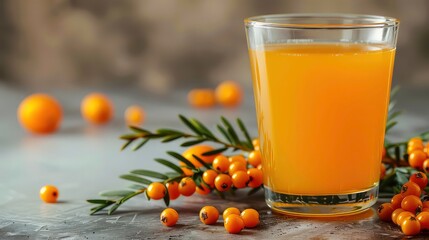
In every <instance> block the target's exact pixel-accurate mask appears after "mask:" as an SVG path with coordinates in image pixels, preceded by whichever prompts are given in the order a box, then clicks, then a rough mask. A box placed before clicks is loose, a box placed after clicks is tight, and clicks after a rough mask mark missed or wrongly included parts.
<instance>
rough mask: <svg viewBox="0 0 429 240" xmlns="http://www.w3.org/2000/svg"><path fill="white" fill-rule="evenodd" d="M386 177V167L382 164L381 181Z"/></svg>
mask: <svg viewBox="0 0 429 240" xmlns="http://www.w3.org/2000/svg"><path fill="white" fill-rule="evenodd" d="M385 176H386V166H384V164H383V163H382V164H380V180H381V179H383V178H384V177H385Z"/></svg>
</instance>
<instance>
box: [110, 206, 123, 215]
mask: <svg viewBox="0 0 429 240" xmlns="http://www.w3.org/2000/svg"><path fill="white" fill-rule="evenodd" d="M119 206H121V204H120V203H116V204H115V205H113V206H112V207H111V208H110V209H109V211H108V212H107V215H112V214H113V213H114V212H115V211H116V209H118V207H119Z"/></svg>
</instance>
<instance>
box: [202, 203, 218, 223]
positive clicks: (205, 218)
mask: <svg viewBox="0 0 429 240" xmlns="http://www.w3.org/2000/svg"><path fill="white" fill-rule="evenodd" d="M218 218H219V211H218V210H217V208H215V207H213V206H205V207H203V208H201V210H200V220H201V222H202V223H204V224H206V225H213V224H215V223H216V222H217V220H218Z"/></svg>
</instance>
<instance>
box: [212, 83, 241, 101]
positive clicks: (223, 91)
mask: <svg viewBox="0 0 429 240" xmlns="http://www.w3.org/2000/svg"><path fill="white" fill-rule="evenodd" d="M215 96H216V100H217V102H218V103H220V104H221V105H223V106H225V107H235V106H237V105H238V104H240V103H241V99H242V98H243V93H242V91H241V88H240V86H239V85H238V84H237V83H235V82H233V81H224V82H222V83H221V84H219V85H218V86H217V87H216V90H215Z"/></svg>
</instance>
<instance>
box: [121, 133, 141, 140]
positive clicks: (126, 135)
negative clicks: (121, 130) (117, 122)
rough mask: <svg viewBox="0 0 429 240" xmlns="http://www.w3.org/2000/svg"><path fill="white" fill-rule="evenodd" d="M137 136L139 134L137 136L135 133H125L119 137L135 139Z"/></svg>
mask: <svg viewBox="0 0 429 240" xmlns="http://www.w3.org/2000/svg"><path fill="white" fill-rule="evenodd" d="M136 138H139V136H136V135H135V134H125V135H122V136H120V137H119V139H122V140H134V139H136Z"/></svg>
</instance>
